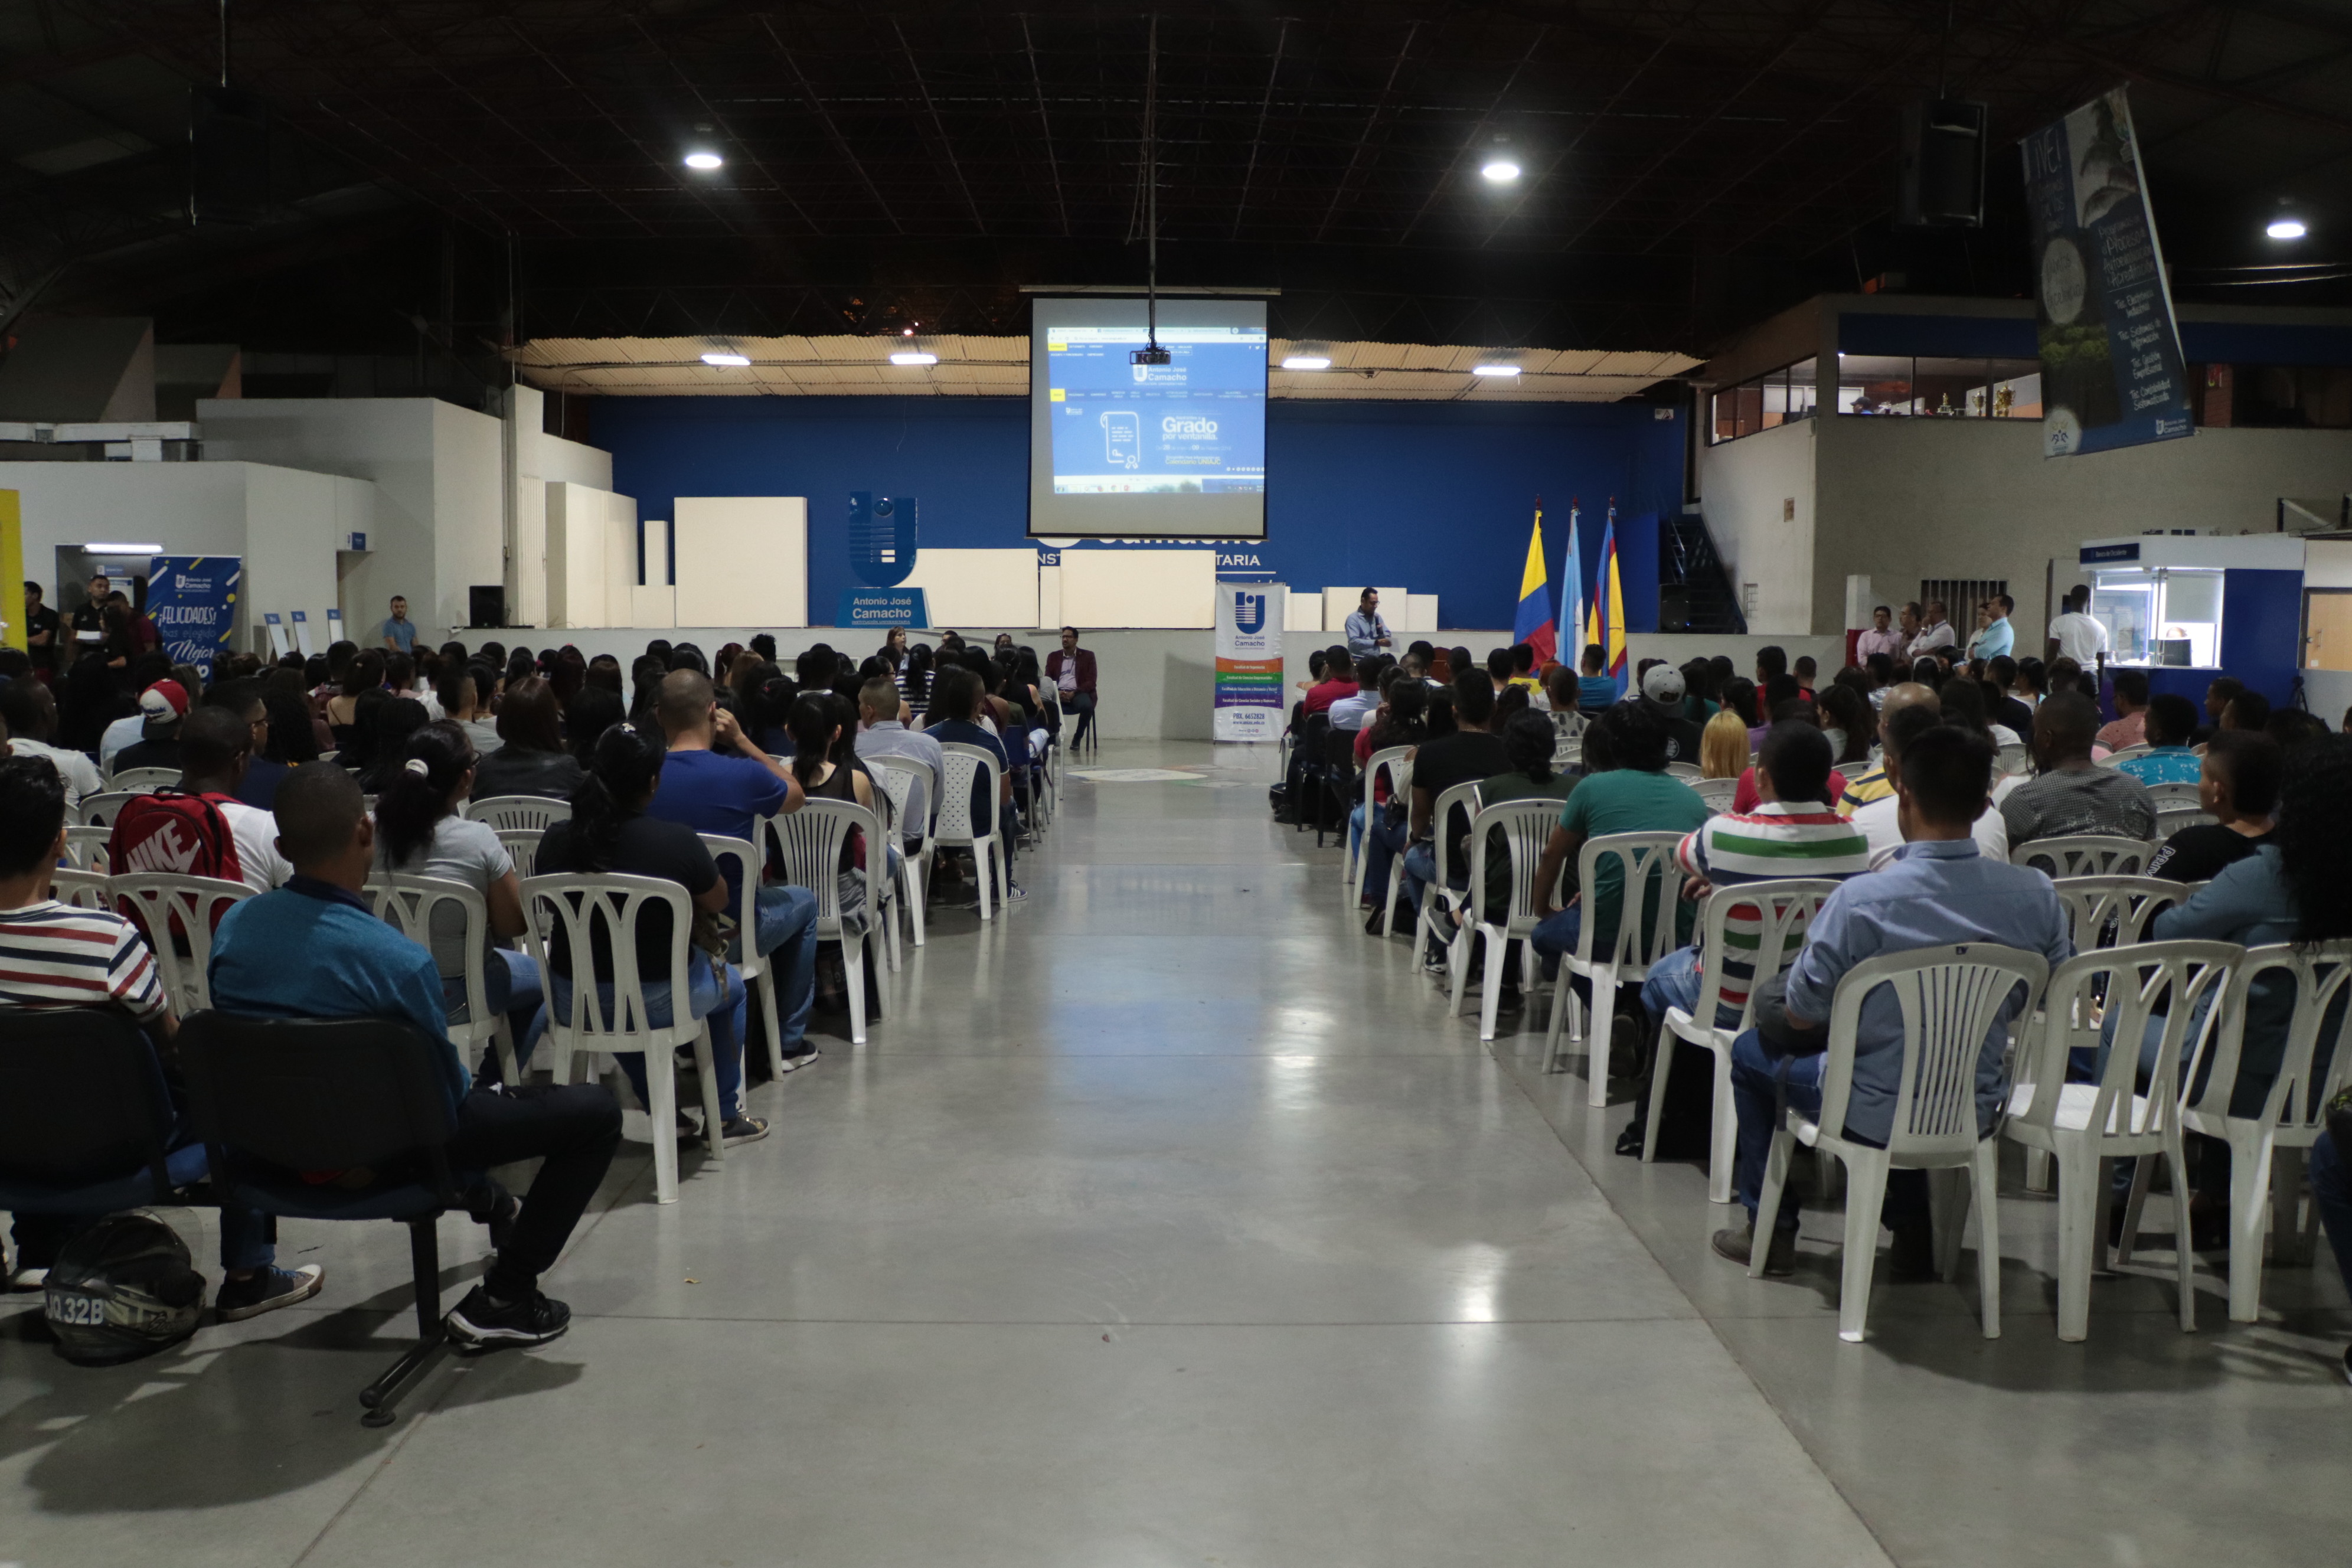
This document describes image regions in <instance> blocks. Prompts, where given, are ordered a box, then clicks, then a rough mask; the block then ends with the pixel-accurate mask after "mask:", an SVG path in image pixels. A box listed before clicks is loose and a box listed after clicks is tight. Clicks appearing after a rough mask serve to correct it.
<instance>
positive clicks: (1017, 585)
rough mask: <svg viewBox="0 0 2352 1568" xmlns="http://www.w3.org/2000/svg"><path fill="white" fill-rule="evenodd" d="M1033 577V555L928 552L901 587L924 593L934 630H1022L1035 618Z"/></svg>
mask: <svg viewBox="0 0 2352 1568" xmlns="http://www.w3.org/2000/svg"><path fill="white" fill-rule="evenodd" d="M1037 571H1038V567H1037V552H1036V551H1035V550H1034V549H1029V548H1024V549H1020V550H932V549H929V548H928V547H926V548H924V549H920V550H918V551H917V552H915V567H914V570H913V571H911V572H909V573H908V574H907V580H906V582H905V583H903V584H900V586H902V587H907V588H920V589H921V590H922V591H923V608H924V611H925V613H926V614H928V615H929V616H930V617H931V625H933V626H955V627H959V628H961V627H963V626H1029V625H1031V624H1033V623H1034V622H1035V621H1036V618H1037Z"/></svg>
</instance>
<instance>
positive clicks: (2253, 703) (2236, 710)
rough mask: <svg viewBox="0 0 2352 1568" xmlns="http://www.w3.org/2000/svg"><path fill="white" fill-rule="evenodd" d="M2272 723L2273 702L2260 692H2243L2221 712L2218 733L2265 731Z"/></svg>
mask: <svg viewBox="0 0 2352 1568" xmlns="http://www.w3.org/2000/svg"><path fill="white" fill-rule="evenodd" d="M2270 721H2271V700H2270V699H2269V698H2267V697H2265V696H2263V694H2262V693H2261V692H2259V691H2241V692H2239V693H2238V694H2237V695H2236V696H2235V697H2232V698H2231V699H2230V703H2229V706H2228V707H2226V708H2224V709H2222V710H2221V725H2220V729H2219V730H2217V731H2216V733H2219V732H2220V731H2227V730H2263V729H2266V728H2268V727H2269V725H2270Z"/></svg>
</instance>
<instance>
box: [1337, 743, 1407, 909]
mask: <svg viewBox="0 0 2352 1568" xmlns="http://www.w3.org/2000/svg"><path fill="white" fill-rule="evenodd" d="M1383 769H1385V770H1387V772H1388V775H1389V798H1390V799H1391V800H1401V801H1406V802H1410V801H1411V800H1412V747H1411V746H1383V747H1381V749H1380V750H1379V751H1377V752H1373V753H1372V754H1371V755H1370V757H1368V758H1366V759H1365V761H1364V840H1363V842H1360V843H1359V844H1357V846H1356V847H1355V852H1354V854H1353V856H1352V857H1350V858H1351V859H1352V861H1353V864H1352V865H1350V866H1348V867H1345V868H1343V875H1342V876H1341V877H1340V879H1339V891H1340V895H1341V897H1343V898H1344V899H1345V900H1347V903H1346V907H1345V909H1343V910H1341V912H1342V913H1343V914H1344V913H1349V912H1351V911H1353V910H1355V908H1356V906H1357V905H1359V904H1360V903H1362V902H1363V901H1364V868H1365V866H1366V864H1367V863H1368V862H1369V861H1370V858H1371V857H1370V855H1368V854H1366V853H1365V851H1366V850H1367V849H1369V848H1370V839H1371V837H1372V827H1373V825H1374V824H1376V823H1378V822H1379V821H1380V809H1381V808H1380V806H1379V805H1377V804H1375V803H1374V801H1373V799H1372V794H1373V791H1372V780H1373V778H1374V777H1375V776H1376V775H1378V774H1379V773H1381V770H1383ZM1341 853H1342V854H1343V855H1345V854H1347V851H1346V849H1345V848H1344V847H1343V848H1342V850H1341ZM1397 859H1402V856H1400V857H1397ZM1401 875H1402V873H1401V872H1400V871H1398V869H1397V868H1396V867H1395V866H1394V865H1393V864H1392V865H1391V867H1390V868H1389V887H1390V892H1389V902H1388V903H1387V904H1385V905H1383V906H1382V910H1383V912H1385V911H1386V910H1390V909H1393V908H1395V907H1396V892H1395V887H1396V882H1397V879H1398V878H1399V877H1400V876H1401ZM1373 890H1374V891H1375V892H1377V891H1378V890H1379V889H1373Z"/></svg>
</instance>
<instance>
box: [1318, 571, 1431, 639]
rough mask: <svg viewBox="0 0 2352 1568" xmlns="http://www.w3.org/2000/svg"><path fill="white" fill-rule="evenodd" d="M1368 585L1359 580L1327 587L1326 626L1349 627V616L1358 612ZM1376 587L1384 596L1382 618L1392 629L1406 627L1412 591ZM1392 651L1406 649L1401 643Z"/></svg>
mask: <svg viewBox="0 0 2352 1568" xmlns="http://www.w3.org/2000/svg"><path fill="white" fill-rule="evenodd" d="M1364 587H1365V584H1361V583H1357V584H1352V585H1350V586H1348V587H1344V588H1326V589H1324V590H1323V629H1324V630H1325V631H1327V632H1339V631H1345V630H1347V627H1348V617H1349V616H1352V615H1354V614H1355V613H1356V604H1357V602H1358V601H1359V600H1360V599H1361V598H1362V597H1363V593H1364ZM1373 591H1374V592H1376V593H1378V594H1379V595H1380V596H1381V619H1382V620H1384V621H1386V622H1388V624H1389V630H1390V631H1391V632H1401V631H1402V630H1404V627H1405V613H1406V612H1407V611H1408V610H1409V609H1411V608H1412V605H1411V604H1410V602H1409V601H1410V600H1411V598H1412V595H1409V594H1407V593H1406V592H1405V591H1404V590H1403V589H1402V588H1387V587H1381V586H1379V585H1378V584H1374V585H1373ZM1389 651H1390V652H1391V653H1402V652H1403V651H1404V649H1403V647H1402V646H1400V647H1393V648H1391V649H1390V650H1389Z"/></svg>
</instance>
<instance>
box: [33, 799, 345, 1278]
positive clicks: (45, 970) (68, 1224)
mask: <svg viewBox="0 0 2352 1568" xmlns="http://www.w3.org/2000/svg"><path fill="white" fill-rule="evenodd" d="M84 760H85V761H87V760H88V759H84ZM67 817H68V812H67V810H66V794H65V784H64V782H63V780H62V779H60V778H59V776H58V773H57V770H56V769H55V768H54V767H51V766H49V765H48V764H47V758H45V757H33V756H25V757H11V758H9V759H8V760H7V761H5V762H0V1007H24V1008H34V1009H48V1008H54V1007H110V1008H116V1009H120V1010H121V1011H122V1012H124V1013H126V1014H128V1015H129V1016H131V1019H132V1020H133V1021H134V1022H136V1023H137V1024H138V1025H139V1026H141V1027H142V1028H143V1029H144V1030H145V1031H146V1032H147V1036H148V1037H149V1039H150V1040H151V1041H152V1042H153V1043H154V1044H155V1045H157V1046H158V1047H168V1046H169V1044H170V1042H171V1039H172V1036H173V1033H174V1032H176V1031H177V1029H178V1027H179V1021H178V1020H177V1019H176V1018H174V1017H173V1016H172V1008H171V1005H170V1003H169V1002H168V1001H167V1000H166V998H165V997H164V995H163V984H162V981H161V979H160V978H159V976H158V975H157V973H156V970H155V961H154V959H153V957H152V956H151V954H150V953H149V952H148V948H147V943H146V942H145V940H144V939H143V938H142V936H141V935H140V933H139V931H138V929H137V928H136V927H134V926H133V925H132V924H131V922H130V921H127V920H124V919H123V918H122V917H121V916H120V915H117V914H114V913H112V912H110V911H108V910H84V909H77V908H74V907H73V906H71V905H69V904H65V903H61V902H59V901H58V900H56V899H55V898H53V897H52V896H51V888H50V873H51V872H52V871H53V870H54V869H55V868H56V867H57V866H58V862H59V861H61V860H62V859H63V858H65V840H66V821H67ZM162 1065H163V1068H164V1069H165V1070H164V1076H165V1084H166V1088H167V1089H169V1090H170V1092H171V1096H172V1100H173V1109H174V1112H175V1116H176V1114H177V1113H178V1112H179V1110H180V1108H181V1101H182V1098H183V1097H182V1094H181V1091H180V1083H179V1079H178V1075H177V1074H176V1072H173V1070H171V1069H172V1064H171V1062H170V1059H169V1058H163V1063H162ZM190 1142H194V1134H193V1133H192V1132H191V1131H189V1130H188V1129H186V1128H185V1127H184V1126H181V1127H179V1128H177V1129H175V1131H173V1135H172V1140H171V1147H172V1148H173V1149H179V1148H183V1147H185V1146H186V1145H187V1144H188V1143H190ZM100 1217H102V1216H101V1215H94V1214H91V1215H56V1214H27V1213H20V1214H18V1215H16V1216H15V1223H14V1225H13V1226H12V1227H11V1228H12V1231H13V1233H14V1236H15V1238H16V1264H15V1268H14V1270H13V1273H12V1278H11V1284H12V1286H14V1287H16V1288H19V1289H26V1288H31V1287H34V1286H37V1285H38V1284H39V1283H40V1282H41V1279H42V1277H43V1276H44V1275H45V1274H46V1273H47V1269H48V1267H49V1265H50V1264H52V1263H54V1262H56V1261H57V1256H58V1249H59V1248H60V1247H64V1246H65V1244H66V1243H67V1242H68V1241H70V1240H72V1239H73V1237H76V1236H77V1235H79V1234H80V1233H81V1232H82V1231H83V1230H85V1229H87V1228H88V1227H89V1226H90V1225H92V1224H93V1223H95V1222H96V1221H97V1220H99V1219H100ZM220 1227H221V1241H220V1261H221V1269H222V1272H223V1274H224V1275H225V1278H224V1279H223V1280H222V1283H221V1288H220V1289H219V1290H218V1291H217V1292H216V1293H215V1295H214V1298H213V1308H214V1310H215V1312H216V1313H217V1314H218V1316H219V1318H220V1321H223V1322H226V1323H234V1322H238V1321H242V1320H244V1319H247V1318H255V1317H258V1316H260V1315H261V1314H262V1313H264V1312H268V1311H272V1310H276V1309H277V1308H279V1307H289V1306H291V1305H293V1304H294V1303H295V1302H297V1301H303V1300H309V1299H310V1297H312V1296H315V1295H317V1294H318V1293H319V1287H320V1284H321V1283H322V1282H323V1279H324V1275H325V1270H323V1269H321V1268H319V1267H318V1266H317V1265H315V1264H313V1265H308V1266H306V1267H304V1268H298V1269H292V1270H289V1269H284V1268H278V1266H277V1252H276V1248H275V1247H272V1245H271V1244H270V1241H269V1229H268V1219H267V1217H266V1216H264V1215H261V1214H259V1213H257V1212H256V1211H254V1210H252V1209H247V1208H240V1207H238V1206H236V1205H228V1206H226V1207H224V1208H222V1209H221V1211H220Z"/></svg>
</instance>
